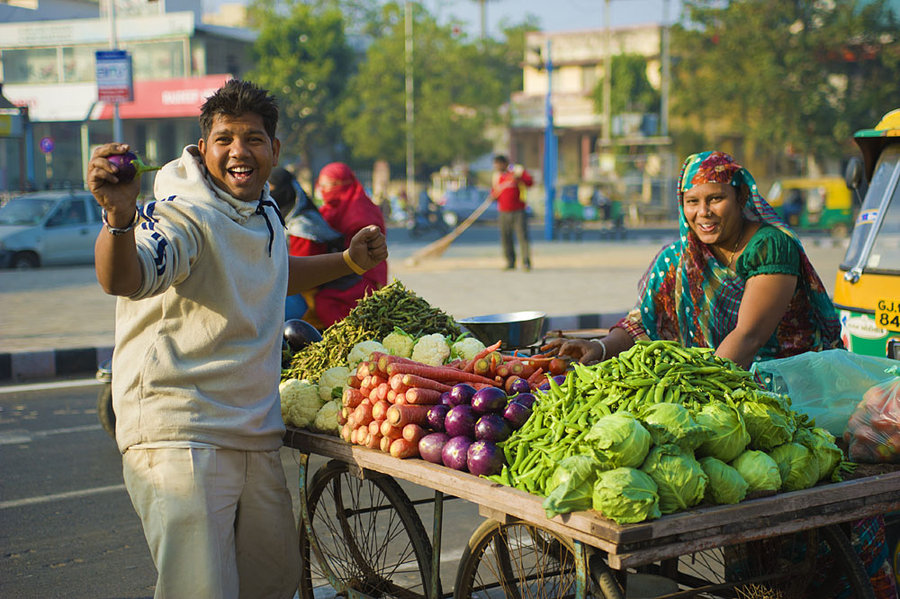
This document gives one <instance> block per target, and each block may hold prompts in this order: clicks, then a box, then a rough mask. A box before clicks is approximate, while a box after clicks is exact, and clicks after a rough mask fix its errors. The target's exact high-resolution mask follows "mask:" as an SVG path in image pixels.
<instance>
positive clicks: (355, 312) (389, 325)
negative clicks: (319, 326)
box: [282, 280, 460, 381]
mask: <svg viewBox="0 0 900 599" xmlns="http://www.w3.org/2000/svg"><path fill="white" fill-rule="evenodd" d="M394 327H399V328H401V329H403V330H404V331H405V332H407V333H409V334H410V335H413V336H414V337H420V336H422V335H427V334H431V333H441V334H443V335H446V336H451V337H453V338H456V337H458V336H459V335H460V328H459V325H457V324H456V321H455V320H453V318H451V317H450V316H448V315H447V314H446V313H444V312H443V311H442V310H440V309H438V308H435V307H433V306H432V305H431V304H429V303H428V302H427V301H425V300H424V299H422V298H421V297H419V296H418V295H416V294H415V293H414V292H412V291H410V290H408V289H407V288H406V287H404V285H403V284H402V283H401V282H400V281H397V280H394V282H392V283H391V284H390V285H386V286H384V287H382V288H381V289H378V290H376V291H374V292H373V293H371V294H368V295H366V297H364V298H362V299H361V300H359V302H358V303H357V304H356V307H354V308H353V309H352V310H351V311H350V313H349V314H348V315H347V317H346V318H344V319H343V320H339V321H338V322H336V323H334V324H333V325H331V326H330V327H328V328H327V329H325V331H324V332H323V333H322V340H321V341H317V342H316V343H311V344H309V345H307V346H306V347H305V348H303V349H302V350H300V351H299V352H297V353H296V354H294V356H293V357H292V358H291V365H290V367H289V368H287V369H285V370H284V371H282V379H288V378H297V379H309V380H311V381H315V380H318V378H319V376H320V375H321V374H322V373H323V372H324V371H326V370H328V369H329V368H331V367H333V366H340V365H341V364H346V363H347V355H348V354H349V353H350V350H351V349H352V348H353V346H354V345H356V344H357V343H359V342H360V341H366V340H369V339H375V340H378V341H380V340H382V339H384V338H385V337H386V336H387V335H388V333H390V332H391V331H393V330H394Z"/></svg>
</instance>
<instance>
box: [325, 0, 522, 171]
mask: <svg viewBox="0 0 900 599" xmlns="http://www.w3.org/2000/svg"><path fill="white" fill-rule="evenodd" d="M413 15H414V16H413V20H414V27H413V32H414V33H413V34H414V52H413V57H414V59H413V71H414V81H415V85H414V99H415V125H414V132H413V136H414V140H415V147H416V165H417V170H419V172H420V173H425V172H430V171H432V170H436V169H438V168H440V167H441V166H443V165H445V164H449V163H451V162H453V161H455V160H458V159H462V160H468V159H472V158H474V157H477V156H480V155H482V154H483V153H485V152H486V151H489V150H490V144H489V142H488V141H487V140H486V139H485V136H484V131H485V128H486V127H487V125H488V124H489V123H491V122H495V121H496V120H497V119H498V116H497V109H498V108H499V107H500V106H501V105H502V104H503V103H504V102H506V101H508V99H509V82H508V81H509V75H508V73H507V72H505V71H503V70H502V69H500V68H499V67H498V63H499V64H503V61H502V60H500V59H498V58H497V54H495V53H491V52H487V53H483V52H482V50H481V49H480V48H479V46H478V44H475V43H471V42H469V41H468V40H467V38H466V37H465V36H463V35H459V34H458V33H457V32H456V31H455V29H454V27H453V26H452V25H440V24H439V23H438V22H437V21H436V20H435V18H434V17H433V16H432V15H431V14H429V13H428V12H427V11H426V10H425V9H424V8H422V6H421V5H418V4H416V5H415V7H414V10H413ZM379 29H380V30H381V32H382V35H381V36H380V37H378V38H376V39H374V40H373V41H372V43H371V45H370V46H369V47H368V50H367V52H366V55H365V59H364V60H363V61H362V63H361V64H360V68H359V71H358V73H357V74H356V75H354V76H353V77H352V78H351V79H350V81H349V82H348V85H347V90H346V93H345V94H344V98H343V101H342V102H341V103H340V105H339V107H338V109H337V120H338V121H339V122H340V124H341V126H342V129H343V137H344V139H345V141H346V142H347V144H348V147H349V148H350V150H351V152H352V154H353V156H354V158H355V159H358V160H367V161H371V160H376V159H384V160H387V161H388V162H390V163H391V164H392V165H393V166H395V167H399V166H401V165H403V164H405V161H406V153H405V148H406V142H405V139H406V118H405V51H404V41H405V30H404V21H403V9H402V6H401V5H400V4H399V3H397V2H389V3H387V4H385V5H384V7H383V13H382V18H381V23H380V26H379Z"/></svg>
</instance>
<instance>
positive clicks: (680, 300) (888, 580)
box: [546, 152, 896, 599]
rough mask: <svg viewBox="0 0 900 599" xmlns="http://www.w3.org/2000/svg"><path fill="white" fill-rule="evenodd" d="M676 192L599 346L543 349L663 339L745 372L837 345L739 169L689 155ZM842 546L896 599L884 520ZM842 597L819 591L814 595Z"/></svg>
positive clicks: (796, 248)
mask: <svg viewBox="0 0 900 599" xmlns="http://www.w3.org/2000/svg"><path fill="white" fill-rule="evenodd" d="M677 193H678V207H679V233H680V236H679V239H678V240H676V241H675V242H673V243H671V244H670V245H668V246H666V247H664V248H663V249H662V250H661V251H660V252H659V254H658V255H657V256H656V258H655V260H654V261H653V263H652V264H651V265H650V268H649V269H648V270H647V272H646V273H645V274H644V276H643V277H642V278H641V280H640V282H639V284H638V290H639V300H638V305H637V306H636V307H635V308H634V309H633V310H632V311H631V312H630V313H629V314H628V315H627V316H626V317H625V318H623V319H622V320H620V321H619V322H618V323H616V324H615V325H614V326H613V327H612V328H611V329H610V331H609V334H608V335H607V336H606V337H603V338H602V339H592V340H584V339H554V340H552V341H551V342H550V343H548V345H547V346H546V347H547V348H548V349H556V350H557V351H558V353H559V354H560V355H563V356H568V357H572V358H575V359H578V360H580V361H581V362H583V363H594V362H600V361H603V360H606V359H608V358H611V357H613V356H615V355H617V354H619V353H621V352H623V351H626V350H627V349H629V348H630V347H632V346H633V345H634V343H635V341H636V340H639V339H645V340H657V339H668V340H675V341H678V342H680V343H681V344H682V345H684V346H686V347H706V348H714V349H715V350H716V354H717V355H719V356H721V357H723V358H728V359H731V360H733V361H734V362H736V363H738V364H740V365H741V366H743V367H744V368H749V366H750V364H752V363H753V362H754V361H759V360H771V359H774V358H783V357H787V356H792V355H795V354H799V353H803V352H807V351H821V350H824V349H833V348H840V347H842V344H841V340H840V323H839V321H838V318H837V314H836V312H835V310H834V306H833V304H832V303H831V300H830V299H829V297H828V294H827V292H826V290H825V287H824V285H823V284H822V281H821V279H820V278H819V276H818V274H816V271H815V269H814V268H813V266H812V264H810V262H809V259H808V258H807V256H806V253H805V252H804V251H803V246H802V245H801V243H800V240H799V239H798V238H797V236H796V234H795V233H794V232H793V231H791V229H790V228H789V227H788V226H787V225H786V224H785V223H784V222H783V221H782V220H781V219H780V218H779V217H778V215H777V214H776V213H775V211H774V210H773V209H772V207H771V206H770V205H769V204H768V203H767V202H766V201H765V200H764V199H763V198H762V197H761V196H760V195H759V191H758V189H757V185H756V181H754V179H753V176H752V175H751V174H750V173H749V172H748V171H747V169H745V168H743V167H742V166H741V165H739V164H737V163H736V162H735V161H734V159H733V158H732V157H731V156H729V155H728V154H725V153H723V152H703V153H700V154H693V155H691V156H689V157H688V158H687V159H686V160H685V162H684V165H683V167H682V171H681V176H680V177H679V180H678V188H677ZM851 542H852V544H853V546H854V548H855V549H856V551H857V554H858V555H859V556H860V558H861V560H862V561H863V564H864V566H865V568H866V570H867V573H868V574H869V576H870V580H871V581H872V586H873V588H874V589H875V591H876V593H875V596H876V597H878V598H879V599H881V598H885V599H887V598H894V597H896V589H895V587H894V584H893V576H892V574H891V568H890V561H889V560H888V552H887V545H886V543H885V539H884V519H883V518H882V517H881V516H879V517H876V518H867V519H865V520H861V521H858V522H855V523H854V524H853V526H852V530H851ZM844 590H845V589H827V591H828V593H826V594H825V595H822V596H821V597H822V598H824V597H826V596H828V597H832V596H834V597H838V596H842V595H841V591H844ZM822 591H826V589H822ZM844 596H846V595H844Z"/></svg>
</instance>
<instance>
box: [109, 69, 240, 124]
mask: <svg viewBox="0 0 900 599" xmlns="http://www.w3.org/2000/svg"><path fill="white" fill-rule="evenodd" d="M229 79H231V75H227V74H226V75H207V76H205V77H191V78H185V79H165V80H162V81H135V82H134V102H128V103H124V104H119V118H122V119H160V118H172V117H197V116H199V114H200V106H201V105H202V104H203V102H204V101H205V100H206V98H208V97H209V96H211V95H212V94H213V93H214V92H215V91H216V90H217V89H219V88H220V87H222V85H224V84H225V82H226V81H228V80H229ZM98 108H99V110H97V111H95V112H94V116H93V118H94V119H96V120H103V119H111V118H112V117H113V105H112V104H105V103H104V104H102V105H100V106H99V107H98Z"/></svg>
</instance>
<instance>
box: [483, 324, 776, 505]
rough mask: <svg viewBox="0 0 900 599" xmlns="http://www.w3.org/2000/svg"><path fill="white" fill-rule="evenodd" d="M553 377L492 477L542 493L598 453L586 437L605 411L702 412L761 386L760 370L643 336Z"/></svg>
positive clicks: (505, 448) (506, 444)
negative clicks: (571, 463)
mask: <svg viewBox="0 0 900 599" xmlns="http://www.w3.org/2000/svg"><path fill="white" fill-rule="evenodd" d="M548 382H549V384H550V389H548V390H546V391H543V392H539V393H538V395H537V397H538V401H537V402H536V403H535V404H534V409H533V410H534V411H533V412H532V415H531V417H530V418H529V419H528V420H527V421H526V422H525V424H524V425H523V426H522V427H521V428H520V429H519V430H517V431H515V432H514V433H513V434H512V435H511V436H510V438H509V439H507V440H506V441H505V442H503V443H501V444H500V445H501V447H502V448H503V452H504V454H505V457H506V463H507V464H508V466H507V467H504V469H503V472H502V473H501V474H499V475H495V476H494V477H491V478H492V479H493V480H495V481H497V482H501V483H503V484H506V485H509V486H513V487H516V488H519V489H523V490H525V491H528V492H529V493H535V494H538V495H542V496H543V495H546V491H547V490H546V488H545V485H546V483H547V480H548V479H549V477H550V475H551V474H552V473H553V471H554V470H555V468H556V465H557V464H558V463H559V462H560V461H561V460H562V459H564V458H566V457H569V456H572V455H578V454H590V453H592V449H591V448H590V446H589V445H588V444H587V443H585V442H584V437H585V435H587V433H588V431H590V429H591V426H593V424H594V423H595V422H596V421H597V420H599V419H600V418H601V417H602V416H606V415H608V414H611V413H613V412H618V411H629V412H632V413H634V414H636V415H637V414H639V413H640V412H641V410H642V407H645V406H647V405H650V404H654V403H661V402H669V403H680V404H682V405H684V407H686V408H688V409H690V410H695V409H697V408H699V407H701V406H703V405H705V404H707V403H710V402H713V401H732V400H733V398H736V397H739V396H743V395H745V394H748V392H751V391H752V392H754V393H752V394H751V395H755V392H757V391H761V389H760V387H759V386H758V385H757V384H756V382H755V381H754V380H753V375H752V374H750V373H749V372H747V371H746V370H743V369H742V368H740V367H739V366H738V365H737V364H735V363H734V362H731V361H730V360H724V359H722V358H719V357H718V356H715V355H713V352H712V350H709V349H702V348H685V347H683V346H681V345H680V344H678V343H676V342H674V341H652V342H648V341H638V342H637V343H636V344H635V346H634V347H632V348H631V349H629V350H628V351H626V352H623V353H621V354H619V355H618V356H616V357H614V358H611V359H609V360H606V361H604V362H601V363H600V364H597V365H595V366H584V365H582V364H575V367H574V370H572V371H570V372H569V373H568V374H567V376H566V379H565V381H564V382H563V383H562V384H557V383H556V382H555V381H554V380H552V379H548ZM739 389H742V390H743V391H741V392H738V390H739ZM726 398H727V399H726ZM599 457H600V458H601V459H602V456H599Z"/></svg>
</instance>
